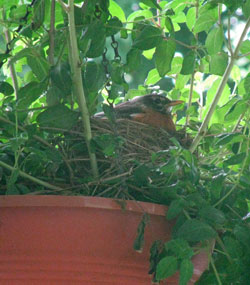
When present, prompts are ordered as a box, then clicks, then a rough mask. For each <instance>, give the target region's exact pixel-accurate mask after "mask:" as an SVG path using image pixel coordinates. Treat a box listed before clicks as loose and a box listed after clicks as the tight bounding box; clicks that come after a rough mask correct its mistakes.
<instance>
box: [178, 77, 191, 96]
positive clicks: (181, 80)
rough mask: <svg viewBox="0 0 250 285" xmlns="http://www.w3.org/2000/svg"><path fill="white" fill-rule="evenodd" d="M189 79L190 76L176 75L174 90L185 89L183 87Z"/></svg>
mask: <svg viewBox="0 0 250 285" xmlns="http://www.w3.org/2000/svg"><path fill="white" fill-rule="evenodd" d="M189 79H190V75H182V74H178V75H177V78H176V81H175V88H176V89H178V90H182V89H183V88H184V87H185V85H186V84H187V82H188V80H189ZM194 93H195V92H194ZM183 95H184V94H183ZM188 96H189V93H188V94H187V97H188Z"/></svg>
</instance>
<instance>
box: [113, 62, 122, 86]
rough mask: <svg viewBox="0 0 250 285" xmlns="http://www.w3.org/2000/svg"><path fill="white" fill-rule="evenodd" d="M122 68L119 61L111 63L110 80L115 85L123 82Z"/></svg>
mask: <svg viewBox="0 0 250 285" xmlns="http://www.w3.org/2000/svg"><path fill="white" fill-rule="evenodd" d="M123 76H124V67H123V64H122V63H121V62H120V61H119V60H113V61H112V63H111V79H112V82H114V83H116V84H122V83H123V82H124V77H123Z"/></svg>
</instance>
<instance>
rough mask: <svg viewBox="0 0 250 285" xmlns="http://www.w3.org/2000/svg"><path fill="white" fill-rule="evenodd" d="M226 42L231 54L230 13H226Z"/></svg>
mask: <svg viewBox="0 0 250 285" xmlns="http://www.w3.org/2000/svg"><path fill="white" fill-rule="evenodd" d="M227 43H228V50H229V52H230V54H231V56H232V55H233V49H232V45H231V17H230V15H228V19H227Z"/></svg>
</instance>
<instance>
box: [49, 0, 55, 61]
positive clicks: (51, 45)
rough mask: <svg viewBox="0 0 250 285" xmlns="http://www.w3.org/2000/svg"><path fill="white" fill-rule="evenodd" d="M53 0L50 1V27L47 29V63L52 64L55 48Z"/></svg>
mask: <svg viewBox="0 0 250 285" xmlns="http://www.w3.org/2000/svg"><path fill="white" fill-rule="evenodd" d="M55 4H56V3H55V0H52V1H51V12H50V29H49V63H50V64H51V65H52V66H53V65H54V50H55Z"/></svg>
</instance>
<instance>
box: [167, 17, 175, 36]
mask: <svg viewBox="0 0 250 285" xmlns="http://www.w3.org/2000/svg"><path fill="white" fill-rule="evenodd" d="M165 27H166V28H167V30H168V32H169V33H170V34H173V33H174V25H173V22H172V20H171V18H170V17H166V18H165Z"/></svg>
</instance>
